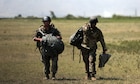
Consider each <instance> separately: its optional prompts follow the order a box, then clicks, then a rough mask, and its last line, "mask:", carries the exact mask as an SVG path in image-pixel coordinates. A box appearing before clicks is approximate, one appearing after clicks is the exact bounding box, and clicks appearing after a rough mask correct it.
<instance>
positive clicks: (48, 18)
mask: <svg viewBox="0 0 140 84" xmlns="http://www.w3.org/2000/svg"><path fill="white" fill-rule="evenodd" d="M47 21H49V22H51V18H50V17H49V16H45V17H43V18H42V22H47Z"/></svg>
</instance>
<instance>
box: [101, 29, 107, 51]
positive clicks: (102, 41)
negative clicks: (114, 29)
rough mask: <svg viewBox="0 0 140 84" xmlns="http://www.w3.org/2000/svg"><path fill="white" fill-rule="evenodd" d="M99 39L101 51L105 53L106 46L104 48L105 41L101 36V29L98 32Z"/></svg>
mask: <svg viewBox="0 0 140 84" xmlns="http://www.w3.org/2000/svg"><path fill="white" fill-rule="evenodd" d="M99 41H100V43H101V45H102V48H103V53H105V52H106V51H107V48H106V44H105V41H104V36H103V34H102V32H101V31H100V32H99Z"/></svg>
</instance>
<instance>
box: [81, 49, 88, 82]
mask: <svg viewBox="0 0 140 84" xmlns="http://www.w3.org/2000/svg"><path fill="white" fill-rule="evenodd" d="M81 51H82V56H83V61H84V63H85V70H86V73H87V78H88V79H89V78H90V73H89V60H88V58H89V50H87V49H85V48H82V49H81Z"/></svg>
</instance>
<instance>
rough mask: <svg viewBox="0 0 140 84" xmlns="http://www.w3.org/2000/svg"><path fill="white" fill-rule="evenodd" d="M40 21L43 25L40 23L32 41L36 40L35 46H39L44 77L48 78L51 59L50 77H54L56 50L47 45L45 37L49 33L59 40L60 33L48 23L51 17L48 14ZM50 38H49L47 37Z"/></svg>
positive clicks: (56, 67)
mask: <svg viewBox="0 0 140 84" xmlns="http://www.w3.org/2000/svg"><path fill="white" fill-rule="evenodd" d="M42 22H43V24H44V25H42V26H41V27H40V28H39V29H38V30H37V31H36V34H35V36H34V41H37V47H38V48H39V50H40V52H41V55H42V62H43V63H44V66H45V69H44V71H45V75H46V77H45V79H49V78H50V77H49V74H50V60H52V67H51V72H52V79H53V80H54V79H56V78H55V75H56V73H57V69H58V64H57V62H58V54H59V53H58V52H57V51H56V50H55V49H53V48H52V47H50V46H48V44H47V42H46V39H47V38H48V37H45V35H46V36H47V35H48V34H51V35H52V36H55V37H56V38H57V39H59V40H61V39H62V37H61V34H60V32H59V31H58V30H57V29H56V28H54V25H52V24H50V23H51V18H50V17H49V16H46V17H43V19H42ZM48 39H50V38H48Z"/></svg>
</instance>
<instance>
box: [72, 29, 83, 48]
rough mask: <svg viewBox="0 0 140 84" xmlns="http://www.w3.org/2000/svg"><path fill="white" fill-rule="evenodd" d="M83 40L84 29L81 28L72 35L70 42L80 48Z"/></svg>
mask: <svg viewBox="0 0 140 84" xmlns="http://www.w3.org/2000/svg"><path fill="white" fill-rule="evenodd" d="M82 41H83V29H82V28H80V29H78V30H77V32H76V33H74V34H73V35H72V36H71V37H70V44H71V45H73V46H76V47H77V48H78V49H79V48H80V47H81V43H82Z"/></svg>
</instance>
